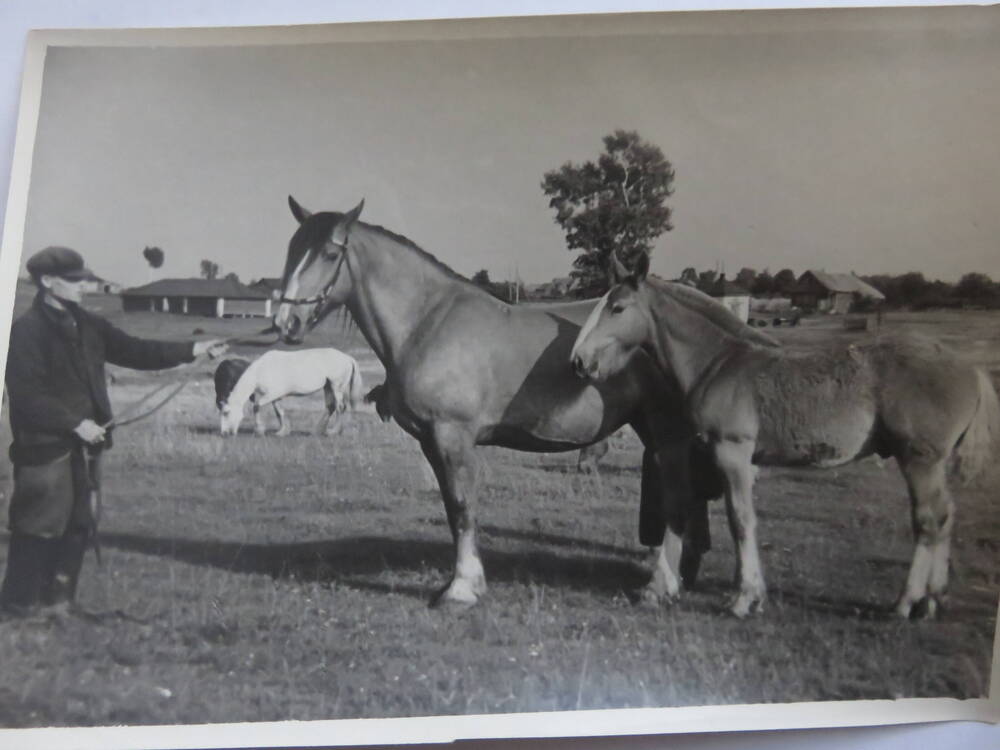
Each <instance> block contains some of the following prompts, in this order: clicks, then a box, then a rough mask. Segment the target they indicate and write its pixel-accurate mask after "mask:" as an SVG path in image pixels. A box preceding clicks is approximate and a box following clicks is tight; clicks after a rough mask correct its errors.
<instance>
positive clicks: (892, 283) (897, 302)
mask: <svg viewBox="0 0 1000 750" xmlns="http://www.w3.org/2000/svg"><path fill="white" fill-rule="evenodd" d="M862 278H863V279H864V280H865V281H867V282H868V283H869V284H871V285H872V286H873V287H875V288H876V289H878V290H879V291H880V292H882V294H884V295H885V303H884V304H885V306H886V307H891V308H909V309H911V310H926V309H928V308H932V307H955V308H958V307H985V308H989V309H1000V283H997V282H995V281H993V280H992V279H991V278H990V277H989V276H987V275H986V274H985V273H978V272H974V273H967V274H965V275H964V276H962V278H960V279H959V280H958V283H956V284H949V283H948V282H946V281H928V280H927V279H925V278H924V275H923V274H922V273H920V272H919V271H911V272H909V273H904V274H900V275H898V276H892V275H888V274H879V275H875V276H862Z"/></svg>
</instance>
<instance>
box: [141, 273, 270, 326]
mask: <svg viewBox="0 0 1000 750" xmlns="http://www.w3.org/2000/svg"><path fill="white" fill-rule="evenodd" d="M121 297H122V309H123V310H124V311H125V312H138V311H147V312H166V313H177V314H180V315H204V316H209V317H214V318H226V317H268V318H269V317H271V294H270V292H268V291H266V290H264V289H260V288H253V287H249V286H247V285H246V284H242V283H240V282H239V281H237V280H236V279H234V278H225V279H194V278H192V279H159V280H158V281H154V282H152V283H150V284H144V285H143V286H137V287H133V288H131V289H124V290H122V292H121Z"/></svg>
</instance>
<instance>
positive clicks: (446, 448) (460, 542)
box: [421, 424, 486, 607]
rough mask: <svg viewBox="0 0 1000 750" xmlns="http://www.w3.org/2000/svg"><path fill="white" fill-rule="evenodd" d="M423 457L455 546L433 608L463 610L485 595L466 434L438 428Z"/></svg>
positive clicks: (473, 463)
mask: <svg viewBox="0 0 1000 750" xmlns="http://www.w3.org/2000/svg"><path fill="white" fill-rule="evenodd" d="M421 447H422V448H423V450H424V455H425V456H426V457H427V460H428V462H430V465H431V468H432V469H433V470H434V474H435V476H436V477H437V480H438V484H439V485H440V487H441V497H442V498H443V500H444V508H445V512H446V513H447V516H448V526H449V527H450V528H451V536H452V539H453V540H454V542H455V570H454V573H453V574H452V579H451V581H450V582H449V583H448V585H447V586H445V587H444V589H442V590H441V591H440V592H439V593H438V595H437V597H436V598H435V601H434V602H433V604H435V605H437V606H441V605H458V606H461V607H467V606H471V605H473V604H475V603H476V602H477V601H478V599H479V597H480V595H482V594H484V593H485V592H486V575H485V573H484V572H483V563H482V561H481V560H480V559H479V549H478V546H477V542H476V516H475V510H476V493H477V490H478V486H477V485H478V481H479V476H478V470H477V469H478V462H477V459H476V455H475V444H474V441H473V439H472V436H471V434H469V432H468V431H467V430H465V429H463V428H461V427H459V426H458V425H455V424H438V425H435V426H434V428H433V435H432V436H431V437H429V438H426V439H425V440H423V441H421Z"/></svg>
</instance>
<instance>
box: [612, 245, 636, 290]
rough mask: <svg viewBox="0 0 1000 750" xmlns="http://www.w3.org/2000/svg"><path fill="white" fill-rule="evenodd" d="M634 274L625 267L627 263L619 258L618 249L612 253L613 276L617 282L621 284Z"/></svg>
mask: <svg viewBox="0 0 1000 750" xmlns="http://www.w3.org/2000/svg"><path fill="white" fill-rule="evenodd" d="M631 275H632V274H630V273H629V270H628V269H627V268H626V267H625V264H624V263H622V262H621V260H620V259H619V258H618V251H617V250H615V251H614V252H613V253H611V278H612V280H613V281H614V283H616V284H621V283H622V282H624V281H625V280H626V279H627V278H629V277H630V276H631Z"/></svg>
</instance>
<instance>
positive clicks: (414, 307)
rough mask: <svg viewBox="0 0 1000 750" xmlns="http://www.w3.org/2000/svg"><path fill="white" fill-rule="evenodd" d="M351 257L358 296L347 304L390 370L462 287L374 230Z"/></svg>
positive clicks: (359, 240) (360, 239) (363, 236)
mask: <svg viewBox="0 0 1000 750" xmlns="http://www.w3.org/2000/svg"><path fill="white" fill-rule="evenodd" d="M358 234H359V235H360V236H359V237H357V239H356V240H355V241H356V242H357V243H358V250H359V252H357V253H353V254H352V255H351V257H350V262H351V263H357V264H358V267H357V268H354V269H352V276H353V280H354V292H353V293H352V295H351V298H350V299H349V300H348V302H347V308H348V309H349V310H350V312H351V316H352V317H353V318H354V320H355V322H356V323H357V324H358V327H359V328H360V329H361V333H362V334H363V335H364V337H365V340H366V341H367V342H368V345H369V346H371V348H372V349H373V350H374V352H375V354H376V356H378V358H379V360H381V362H382V364H383V365H385V366H386V368H392V367H393V366H394V365H395V364H396V363H397V362H399V359H400V356H401V354H402V352H403V351H404V350H405V348H406V345H407V342H408V341H409V340H410V338H411V336H412V335H413V332H414V330H415V329H416V328H417V326H419V325H420V324H421V322H422V321H424V320H425V319H426V318H427V317H428V315H430V314H431V312H432V310H433V309H434V308H435V307H436V306H438V305H440V304H441V302H442V301H443V300H448V299H450V298H451V294H450V291H451V290H452V289H453V287H454V285H455V284H458V283H461V282H459V281H458V280H456V279H454V278H452V277H450V276H449V275H448V274H447V273H445V271H443V270H442V269H441V268H438V267H437V266H436V265H435V263H434V262H433V261H431V260H430V259H429V258H426V257H424V256H423V255H422V254H421V253H419V252H418V251H417V250H414V249H412V248H410V247H407V246H406V245H404V244H402V243H400V242H398V241H396V240H394V239H392V238H390V237H382V236H380V235H378V234H377V233H376V231H375V230H372V229H367V230H366V231H365V232H363V233H361V232H359V233H358Z"/></svg>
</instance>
